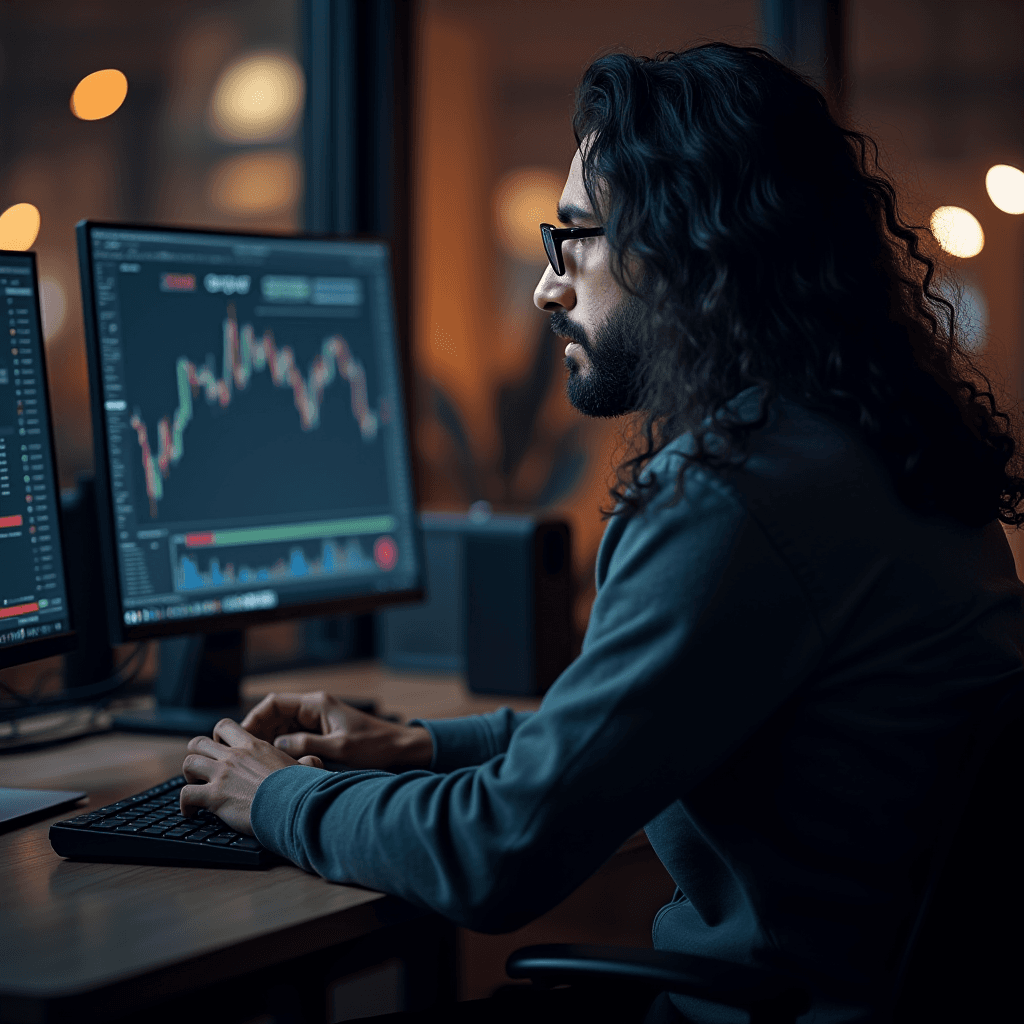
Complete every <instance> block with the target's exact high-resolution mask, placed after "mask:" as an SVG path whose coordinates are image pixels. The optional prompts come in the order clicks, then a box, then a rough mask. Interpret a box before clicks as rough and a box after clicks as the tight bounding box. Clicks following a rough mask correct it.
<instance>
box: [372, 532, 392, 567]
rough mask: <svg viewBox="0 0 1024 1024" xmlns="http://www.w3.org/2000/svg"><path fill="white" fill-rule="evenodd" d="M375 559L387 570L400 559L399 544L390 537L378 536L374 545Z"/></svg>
mask: <svg viewBox="0 0 1024 1024" xmlns="http://www.w3.org/2000/svg"><path fill="white" fill-rule="evenodd" d="M373 560H374V561H375V562H376V563H377V564H378V565H379V566H380V567H381V568H382V569H384V570H385V571H390V570H391V569H394V567H395V562H397V561H398V545H397V544H395V542H394V541H393V540H392V539H391V538H390V537H378V538H377V540H376V541H375V542H374V545H373Z"/></svg>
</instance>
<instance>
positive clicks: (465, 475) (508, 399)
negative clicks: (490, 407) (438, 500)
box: [420, 322, 589, 513]
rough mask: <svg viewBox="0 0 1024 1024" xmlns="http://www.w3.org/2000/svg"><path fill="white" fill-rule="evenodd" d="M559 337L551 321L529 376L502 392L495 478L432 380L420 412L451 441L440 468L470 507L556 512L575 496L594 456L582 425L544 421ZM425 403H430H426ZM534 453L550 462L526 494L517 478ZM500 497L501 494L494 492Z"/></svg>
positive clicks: (498, 405) (542, 333) (542, 334)
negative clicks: (554, 425) (561, 427)
mask: <svg viewBox="0 0 1024 1024" xmlns="http://www.w3.org/2000/svg"><path fill="white" fill-rule="evenodd" d="M554 342H555V338H554V336H553V335H552V334H551V332H550V330H549V329H548V326H547V323H546V322H545V324H544V327H543V329H542V330H541V331H540V334H539V336H538V338H537V342H536V345H535V349H534V354H533V360H532V362H531V365H530V368H529V369H528V370H527V372H526V374H525V376H523V377H522V378H520V379H519V380H513V381H508V382H506V383H503V384H502V385H501V386H500V387H499V388H498V394H497V403H496V407H495V416H496V418H497V422H498V433H499V436H500V439H501V457H500V459H499V461H498V465H497V480H498V482H497V485H495V484H494V483H491V482H490V481H493V480H494V476H495V474H494V473H489V472H486V471H485V467H483V466H480V465H479V464H478V461H477V459H476V456H475V455H474V453H473V449H472V447H471V446H470V443H469V432H468V431H467V429H466V426H465V424H464V422H463V419H462V416H461V415H460V413H459V410H458V408H457V406H456V405H455V403H454V401H453V400H452V399H451V397H449V395H448V394H447V393H446V392H445V390H444V388H442V386H441V385H440V384H438V383H437V381H435V380H432V379H429V378H428V379H427V380H426V381H425V382H424V387H425V392H421V405H420V408H421V409H422V410H423V411H424V412H425V413H426V414H428V415H433V416H434V417H435V418H436V420H437V422H438V423H439V424H440V425H441V427H442V428H443V430H444V432H445V433H446V435H447V436H448V439H449V441H450V445H449V447H448V453H449V454H448V457H447V459H446V460H445V461H446V465H444V466H443V467H435V468H437V469H441V471H442V472H443V474H444V475H445V476H446V477H447V478H448V479H449V480H450V481H451V482H452V483H453V484H454V485H455V486H456V488H457V489H458V491H459V496H460V498H461V499H462V501H464V502H465V504H466V506H467V507H468V506H469V505H471V504H473V503H474V502H477V501H487V502H488V503H490V504H491V505H492V506H495V507H499V506H500V508H501V509H502V510H504V511H509V512H524V513H525V512H535V511H543V510H547V509H550V508H551V507H552V506H554V505H556V504H558V502H559V501H561V500H563V499H564V498H565V497H567V496H568V495H569V494H571V493H572V492H573V491H574V490H575V489H576V487H577V486H578V484H579V483H580V481H581V480H582V479H583V476H584V473H585V472H586V469H587V465H588V461H589V453H588V451H587V449H586V447H585V446H584V445H583V443H582V435H583V429H582V425H581V424H578V423H576V424H573V426H571V427H570V428H569V429H568V430H565V431H560V432H559V431H554V430H552V429H551V428H550V427H547V426H545V425H544V424H543V423H542V421H541V419H540V411H541V409H542V408H543V406H544V402H545V401H546V400H547V397H548V394H549V392H550V390H551V386H552V384H553V382H554V379H555V374H554V366H555V359H554V353H555V352H556V351H557V345H555V344H554ZM423 399H426V401H425V402H423ZM534 450H539V451H540V452H542V453H544V457H545V458H547V459H549V460H550V469H549V470H548V473H547V476H546V478H545V480H544V482H543V484H542V485H541V486H540V487H539V488H535V489H533V490H525V489H524V487H523V485H522V484H521V483H517V475H518V473H519V470H520V468H521V466H522V464H523V462H524V460H525V459H526V457H527V456H528V455H529V454H530V453H531V452H532V451H534ZM492 492H495V493H492Z"/></svg>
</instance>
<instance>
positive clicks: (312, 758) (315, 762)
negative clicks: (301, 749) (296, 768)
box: [299, 754, 324, 768]
mask: <svg viewBox="0 0 1024 1024" xmlns="http://www.w3.org/2000/svg"><path fill="white" fill-rule="evenodd" d="M299 764H304V765H308V766H309V767H310V768H323V766H324V763H323V761H321V760H320V758H319V757H317V756H316V755H315V754H307V755H306V756H305V757H300V758H299Z"/></svg>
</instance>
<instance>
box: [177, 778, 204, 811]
mask: <svg viewBox="0 0 1024 1024" xmlns="http://www.w3.org/2000/svg"><path fill="white" fill-rule="evenodd" d="M208 795H209V791H208V790H207V789H206V786H182V787H181V793H180V794H179V797H178V807H179V809H180V811H181V813H182V814H183V815H184V816H185V817H186V818H191V817H192V816H193V815H194V814H195V812H196V811H197V810H199V808H200V807H205V806H206V798H207V796H208Z"/></svg>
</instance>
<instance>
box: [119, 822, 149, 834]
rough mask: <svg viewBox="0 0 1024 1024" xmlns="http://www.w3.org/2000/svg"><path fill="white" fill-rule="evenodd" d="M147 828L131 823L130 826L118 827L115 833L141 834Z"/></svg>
mask: <svg viewBox="0 0 1024 1024" xmlns="http://www.w3.org/2000/svg"><path fill="white" fill-rule="evenodd" d="M145 827H146V826H145V825H136V824H135V822H131V824H128V825H118V826H117V828H115V829H114V831H115V832H141V831H142V830H143V829H144V828H145Z"/></svg>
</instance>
